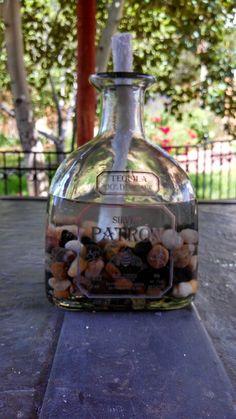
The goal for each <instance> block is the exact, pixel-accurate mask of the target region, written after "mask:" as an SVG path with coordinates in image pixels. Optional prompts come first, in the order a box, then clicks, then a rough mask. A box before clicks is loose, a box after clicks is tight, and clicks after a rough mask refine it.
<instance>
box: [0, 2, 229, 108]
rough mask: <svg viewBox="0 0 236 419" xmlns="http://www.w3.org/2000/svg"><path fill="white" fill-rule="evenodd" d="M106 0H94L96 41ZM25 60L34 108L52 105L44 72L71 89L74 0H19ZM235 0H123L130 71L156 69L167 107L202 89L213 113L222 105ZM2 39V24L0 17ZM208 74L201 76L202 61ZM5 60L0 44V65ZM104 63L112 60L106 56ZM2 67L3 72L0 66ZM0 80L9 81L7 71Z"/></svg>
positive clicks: (176, 105) (122, 24)
mask: <svg viewBox="0 0 236 419" xmlns="http://www.w3.org/2000/svg"><path fill="white" fill-rule="evenodd" d="M110 3H111V0H109V1H107V0H97V16H96V22H97V34H96V40H97V42H98V40H99V38H100V35H101V31H102V30H103V28H104V26H105V24H106V19H107V15H108V6H109V4H110ZM21 5H22V23H23V36H24V44H25V62H26V66H27V72H28V80H29V83H30V86H31V91H32V97H33V102H34V106H35V110H36V114H38V115H41V114H42V113H43V109H44V108H45V106H47V105H52V94H51V87H50V85H49V82H48V77H49V72H50V73H51V75H52V77H53V79H54V81H55V85H56V90H57V92H58V93H59V91H60V86H61V83H62V80H64V85H65V87H64V89H63V92H62V91H61V92H60V95H61V96H63V97H64V98H65V99H67V98H68V96H69V95H70V94H71V91H72V89H73V83H74V79H75V73H76V63H75V57H76V2H75V1H74V0H22V1H21ZM235 12H236V8H235V1H234V0H214V1H207V0H181V1H179V2H176V1H175V0H166V1H164V2H163V1H161V0H144V1H137V0H126V2H125V9H124V16H123V19H122V20H121V22H120V26H119V30H120V31H129V32H131V33H132V34H133V37H134V67H135V70H136V71H142V72H147V73H152V74H154V75H156V76H157V86H156V90H157V91H159V93H161V94H165V95H167V96H168V97H170V98H171V111H172V112H175V113H178V109H179V106H180V104H183V103H188V102H189V101H190V100H192V99H195V98H197V97H199V95H200V96H201V97H202V100H203V102H204V103H205V104H206V105H207V104H208V105H209V106H210V107H211V109H213V110H214V111H215V112H216V113H218V114H221V115H222V114H223V113H224V90H225V79H226V77H231V76H232V70H233V69H234V68H235V66H236V59H235V35H236V28H235V25H234V23H233V22H234V19H235ZM0 42H1V43H3V24H2V23H0ZM203 64H205V65H206V66H207V71H208V75H207V79H206V81H205V82H202V83H201V82H200V78H199V77H200V69H201V65H203ZM5 65H6V57H5V52H4V48H3V49H2V52H1V56H0V71H1V73H2V74H3V73H4V69H5ZM109 68H111V63H110V64H109ZM5 73H6V72H5ZM1 83H2V86H1V88H6V87H7V86H9V78H8V76H7V74H6V76H5V78H4V80H2V81H1Z"/></svg>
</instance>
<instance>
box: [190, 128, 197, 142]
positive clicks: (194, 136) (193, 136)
mask: <svg viewBox="0 0 236 419" xmlns="http://www.w3.org/2000/svg"><path fill="white" fill-rule="evenodd" d="M188 134H189V136H190V137H191V138H192V139H193V140H194V139H195V138H197V133H196V132H195V131H193V130H192V129H189V130H188Z"/></svg>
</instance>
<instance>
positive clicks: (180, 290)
mask: <svg viewBox="0 0 236 419" xmlns="http://www.w3.org/2000/svg"><path fill="white" fill-rule="evenodd" d="M197 287H198V282H197V280H196V279H192V280H191V281H189V282H180V283H179V284H178V285H175V286H174V288H173V290H172V295H173V296H174V297H176V298H185V297H188V296H189V295H191V294H195V293H196V291H197Z"/></svg>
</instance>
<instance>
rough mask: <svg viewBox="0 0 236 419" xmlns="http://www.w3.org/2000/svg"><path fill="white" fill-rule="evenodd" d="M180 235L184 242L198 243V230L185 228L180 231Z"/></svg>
mask: <svg viewBox="0 0 236 419" xmlns="http://www.w3.org/2000/svg"><path fill="white" fill-rule="evenodd" d="M180 236H181V237H182V239H183V241H184V243H188V244H197V243H198V232H197V231H196V230H192V229H191V228H185V229H184V230H182V231H181V232H180Z"/></svg>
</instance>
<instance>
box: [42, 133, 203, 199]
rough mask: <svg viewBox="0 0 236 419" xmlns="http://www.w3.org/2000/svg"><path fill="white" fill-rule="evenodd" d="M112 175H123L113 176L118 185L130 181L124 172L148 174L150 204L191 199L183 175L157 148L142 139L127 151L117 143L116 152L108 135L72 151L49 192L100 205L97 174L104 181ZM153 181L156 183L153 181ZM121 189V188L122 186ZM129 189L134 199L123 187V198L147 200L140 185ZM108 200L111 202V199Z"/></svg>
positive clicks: (60, 168) (163, 152)
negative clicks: (113, 173)
mask: <svg viewBox="0 0 236 419" xmlns="http://www.w3.org/2000/svg"><path fill="white" fill-rule="evenodd" d="M122 147H123V148H122ZM112 172H116V173H117V172H119V173H120V174H122V173H123V174H124V177H123V178H120V177H119V178H117V177H116V179H118V180H117V182H119V179H120V180H121V183H122V184H123V183H125V182H126V181H127V182H130V179H131V178H128V177H125V174H127V173H131V174H132V173H133V174H135V173H136V174H137V175H138V174H152V175H153V177H151V175H150V176H148V179H149V183H150V182H152V181H151V179H152V180H153V188H154V186H155V191H150V192H155V193H153V194H150V199H151V200H152V201H153V200H154V201H157V202H163V201H167V202H182V201H188V200H192V199H194V197H195V196H194V191H193V187H192V185H191V182H190V180H189V178H188V176H187V174H186V173H185V172H184V170H183V169H182V168H181V167H180V165H179V164H178V162H177V161H176V160H175V159H174V158H173V157H172V156H170V155H169V154H168V153H166V152H165V151H164V150H163V149H162V148H161V147H158V146H155V145H153V144H152V143H151V142H149V141H146V140H145V139H142V138H136V137H133V138H132V141H130V144H129V145H128V148H127V143H124V144H122V143H121V144H120V147H118V149H117V146H116V147H114V137H112V136H110V137H108V136H100V137H96V138H94V139H93V140H91V141H90V142H88V143H87V144H85V145H83V146H82V147H80V148H78V149H77V150H75V151H74V152H72V153H71V154H70V155H69V156H68V157H67V158H66V159H65V160H64V161H63V162H62V164H61V165H60V166H59V167H58V169H57V172H56V174H55V176H54V178H53V181H52V184H51V188H50V193H51V194H52V195H56V196H59V197H61V198H67V199H72V200H82V201H88V200H89V201H95V202H102V201H103V199H104V196H103V195H102V194H101V190H99V185H98V181H99V179H101V176H100V175H101V173H105V174H106V173H107V182H108V181H109V179H110V178H109V177H108V173H110V174H111V173H112ZM99 176H100V178H99ZM104 176H105V175H104ZM104 176H103V178H104ZM139 178H140V177H139ZM136 179H138V178H137V177H136ZM154 179H158V181H156V182H155V180H154ZM157 182H158V187H157V185H156V183H157ZM139 186H140V187H139ZM149 186H150V185H149ZM116 187H117V188H118V187H121V186H116ZM122 187H123V188H124V189H125V186H122ZM132 187H133V189H135V191H134V197H133V198H132V197H131V196H129V193H130V192H132V188H131V189H130V186H128V185H127V188H126V192H127V193H126V194H125V199H128V200H129V201H130V200H131V201H136V202H137V201H138V200H142V201H143V200H145V199H146V200H147V201H148V199H147V196H148V190H147V191H145V188H144V185H143V184H142V185H138V184H136V185H135V186H134V185H132ZM116 192H117V191H116ZM146 192H147V195H145V194H146ZM151 195H152V197H151ZM110 198H111V200H112V196H111V197H110ZM106 200H107V197H106Z"/></svg>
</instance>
